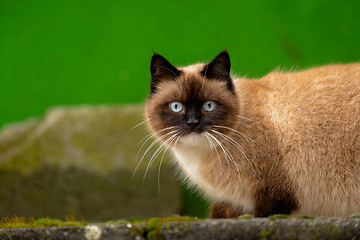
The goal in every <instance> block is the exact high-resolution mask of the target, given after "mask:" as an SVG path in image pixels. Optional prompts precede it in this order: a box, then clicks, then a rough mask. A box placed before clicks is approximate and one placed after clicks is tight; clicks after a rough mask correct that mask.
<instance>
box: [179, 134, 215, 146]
mask: <svg viewBox="0 0 360 240" xmlns="http://www.w3.org/2000/svg"><path fill="white" fill-rule="evenodd" d="M178 145H179V146H181V147H204V146H205V145H206V146H207V145H209V141H208V140H207V138H206V135H205V133H195V132H191V133H189V134H186V135H185V136H182V137H181V138H180V139H179V144H178Z"/></svg>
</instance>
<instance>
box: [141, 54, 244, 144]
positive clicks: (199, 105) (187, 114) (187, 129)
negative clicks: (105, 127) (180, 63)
mask: <svg viewBox="0 0 360 240" xmlns="http://www.w3.org/2000/svg"><path fill="white" fill-rule="evenodd" d="M150 71H151V84H150V95H149V98H148V100H147V105H146V116H147V120H148V123H149V126H150V129H151V130H152V131H153V133H154V134H155V135H156V136H157V137H158V138H160V140H162V141H163V142H166V144H168V145H174V144H177V143H181V142H182V141H183V140H184V139H192V140H193V141H196V140H197V139H209V138H210V139H211V138H212V136H213V137H214V136H215V137H216V138H217V139H223V138H224V137H221V136H222V134H229V132H232V131H236V130H235V129H234V128H235V126H236V125H237V123H238V117H237V116H238V114H239V112H238V111H239V102H238V98H237V95H236V88H235V86H234V83H233V80H232V79H231V76H230V58H229V54H228V53H227V51H222V52H221V53H220V54H219V55H217V56H216V57H215V58H214V59H213V60H212V61H211V62H209V63H207V64H195V65H190V66H187V67H179V68H177V67H175V66H173V65H172V64H171V63H169V62H168V61H167V60H166V59H165V58H164V57H162V56H161V55H159V54H154V55H153V57H152V59H151V67H150ZM210 135H211V136H210ZM194 144H196V143H195V142H194Z"/></svg>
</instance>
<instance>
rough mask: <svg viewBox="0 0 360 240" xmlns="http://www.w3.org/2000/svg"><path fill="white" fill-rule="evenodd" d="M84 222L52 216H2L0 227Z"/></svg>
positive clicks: (27, 226) (48, 225) (50, 225)
mask: <svg viewBox="0 0 360 240" xmlns="http://www.w3.org/2000/svg"><path fill="white" fill-rule="evenodd" d="M85 225H87V223H86V222H77V221H65V222H63V221H61V220H59V219H54V218H40V219H37V220H35V219H34V218H29V219H26V218H25V217H17V216H14V217H3V218H1V220H0V228H39V227H54V226H57V227H59V226H85Z"/></svg>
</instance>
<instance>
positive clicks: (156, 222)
mask: <svg viewBox="0 0 360 240" xmlns="http://www.w3.org/2000/svg"><path fill="white" fill-rule="evenodd" d="M198 220H199V219H198V218H194V217H187V216H183V217H168V218H151V219H149V220H148V221H147V224H146V227H145V235H146V236H144V237H146V238H147V239H155V238H156V239H162V235H161V233H160V230H161V228H162V227H163V226H164V227H165V228H167V229H169V228H170V225H169V224H168V223H169V222H186V221H198Z"/></svg>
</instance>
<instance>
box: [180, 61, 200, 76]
mask: <svg viewBox="0 0 360 240" xmlns="http://www.w3.org/2000/svg"><path fill="white" fill-rule="evenodd" d="M205 65H206V64H204V63H197V64H193V65H189V66H185V67H179V69H180V70H181V71H182V72H183V73H185V74H194V73H200V72H201V71H202V70H203V69H204V67H205Z"/></svg>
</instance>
